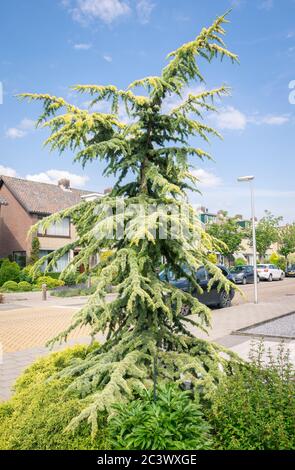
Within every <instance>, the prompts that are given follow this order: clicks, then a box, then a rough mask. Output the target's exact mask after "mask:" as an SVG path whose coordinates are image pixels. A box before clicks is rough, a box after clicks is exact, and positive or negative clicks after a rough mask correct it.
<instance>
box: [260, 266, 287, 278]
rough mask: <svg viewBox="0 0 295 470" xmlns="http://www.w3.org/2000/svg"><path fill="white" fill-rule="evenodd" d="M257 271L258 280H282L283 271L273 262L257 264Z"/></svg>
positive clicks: (283, 276)
mask: <svg viewBox="0 0 295 470" xmlns="http://www.w3.org/2000/svg"><path fill="white" fill-rule="evenodd" d="M257 272H258V276H259V278H260V280H263V281H269V282H272V281H282V280H283V279H284V278H285V273H284V271H282V269H279V268H278V267H277V266H275V265H274V264H258V265H257Z"/></svg>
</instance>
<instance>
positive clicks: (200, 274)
mask: <svg viewBox="0 0 295 470" xmlns="http://www.w3.org/2000/svg"><path fill="white" fill-rule="evenodd" d="M218 267H219V269H220V270H221V271H222V274H223V275H224V276H225V277H226V278H227V279H228V280H229V281H232V282H233V281H234V280H233V277H232V274H231V273H230V271H229V270H228V269H227V268H226V267H225V266H222V265H219V266H218ZM159 276H160V279H162V280H165V281H168V282H169V283H170V284H172V285H173V286H175V287H177V288H179V289H182V290H183V291H185V292H190V291H191V292H192V295H193V296H194V297H196V298H197V299H198V300H199V301H200V302H202V303H203V304H205V305H207V306H208V307H219V308H226V307H230V306H231V301H232V299H233V298H234V295H235V291H234V289H231V290H230V292H229V293H227V292H226V291H225V290H224V289H221V290H220V291H219V292H218V290H217V287H218V283H215V284H213V286H212V288H211V289H210V291H208V283H209V280H210V278H211V277H212V276H211V274H210V273H208V271H207V270H206V269H205V268H204V267H201V268H199V269H198V271H197V272H196V273H195V277H196V280H197V282H198V284H199V286H200V287H201V288H202V290H203V293H202V294H200V293H199V292H197V290H196V289H195V290H194V289H193V287H192V286H191V283H190V282H189V280H188V279H187V278H186V277H180V278H177V276H176V275H175V274H174V273H173V272H171V271H165V270H164V271H162V272H161V273H160V275H159ZM183 313H184V314H187V313H189V312H186V311H184V312H183Z"/></svg>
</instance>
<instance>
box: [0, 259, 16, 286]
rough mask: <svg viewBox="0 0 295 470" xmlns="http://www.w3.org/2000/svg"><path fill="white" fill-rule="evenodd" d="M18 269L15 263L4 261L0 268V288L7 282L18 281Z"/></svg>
mask: <svg viewBox="0 0 295 470" xmlns="http://www.w3.org/2000/svg"><path fill="white" fill-rule="evenodd" d="M19 275H20V267H19V265H18V264H17V263H15V262H11V261H9V259H4V260H3V261H2V263H1V267H0V286H3V284H4V283H5V282H7V281H15V282H18V281H19Z"/></svg>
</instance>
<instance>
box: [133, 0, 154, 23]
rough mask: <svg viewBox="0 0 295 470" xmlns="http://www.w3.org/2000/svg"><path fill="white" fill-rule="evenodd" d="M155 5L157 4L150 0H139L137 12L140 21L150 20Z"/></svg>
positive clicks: (146, 21)
mask: <svg viewBox="0 0 295 470" xmlns="http://www.w3.org/2000/svg"><path fill="white" fill-rule="evenodd" d="M154 7H155V4H154V3H152V2H151V1H150V0H138V2H137V5H136V13H137V16H138V19H139V21H140V23H142V24H146V23H148V22H149V20H150V16H151V13H152V11H153V9H154Z"/></svg>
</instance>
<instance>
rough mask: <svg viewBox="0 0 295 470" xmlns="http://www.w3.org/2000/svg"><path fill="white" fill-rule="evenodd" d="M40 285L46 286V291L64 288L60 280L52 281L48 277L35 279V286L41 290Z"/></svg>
mask: <svg viewBox="0 0 295 470" xmlns="http://www.w3.org/2000/svg"><path fill="white" fill-rule="evenodd" d="M42 284H46V285H47V288H48V289H54V288H55V287H60V286H64V285H65V283H64V281H61V280H60V279H53V278H52V277H50V276H40V277H38V279H37V282H36V285H37V287H39V288H41V287H42Z"/></svg>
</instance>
